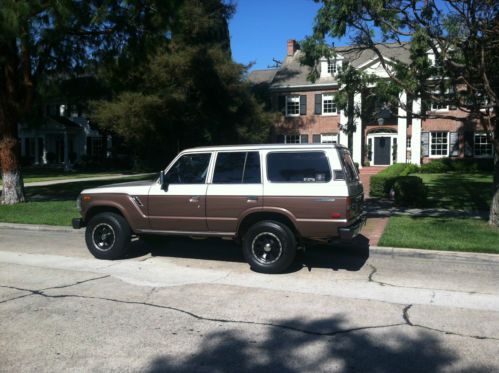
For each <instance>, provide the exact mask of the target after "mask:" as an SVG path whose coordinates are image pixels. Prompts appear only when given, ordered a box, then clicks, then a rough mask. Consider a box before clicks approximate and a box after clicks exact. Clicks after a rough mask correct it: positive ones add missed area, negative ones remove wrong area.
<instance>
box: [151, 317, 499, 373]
mask: <svg viewBox="0 0 499 373" xmlns="http://www.w3.org/2000/svg"><path fill="white" fill-rule="evenodd" d="M195 324H196V323H195ZM195 324H194V325H193V328H195ZM222 325H224V326H222ZM225 325H227V324H222V322H220V325H219V326H220V328H219V329H220V331H216V332H212V333H209V334H207V335H204V336H203V337H202V338H201V339H200V341H199V342H196V343H197V345H196V347H197V349H196V350H195V351H194V352H191V351H188V352H185V353H182V354H181V355H180V356H179V354H175V355H174V354H172V353H169V354H166V353H163V354H162V352H161V351H158V355H159V356H158V357H156V358H155V359H153V360H152V361H151V362H150V364H149V365H148V366H147V367H144V368H143V369H141V370H144V371H146V372H236V371H237V372H314V371H316V372H317V371H321V372H322V371H334V372H378V373H385V372H386V373H392V372H439V371H443V370H447V369H450V370H454V369H456V365H455V364H456V363H458V362H459V360H460V359H459V353H458V351H454V350H452V349H451V348H448V347H447V346H444V345H443V343H442V341H441V340H440V339H439V338H438V336H437V335H435V334H434V333H430V332H427V331H417V332H416V333H414V334H413V333H410V334H409V333H406V332H407V329H406V328H411V326H409V325H407V324H404V322H403V321H401V323H400V324H397V325H404V326H399V327H398V328H395V327H393V325H392V326H389V325H380V326H379V327H378V329H377V330H374V329H376V328H374V329H371V330H367V329H369V328H366V329H365V330H362V328H361V329H360V330H351V329H350V328H352V325H351V323H350V322H348V320H347V319H346V318H345V317H343V316H341V315H339V316H337V317H330V318H325V319H321V320H316V321H307V320H304V319H299V318H289V319H280V320H273V321H272V325H273V327H269V326H266V327H265V328H266V330H261V332H260V329H261V328H262V327H260V326H258V325H255V326H251V329H250V330H248V329H247V328H246V329H240V328H237V326H233V325H232V326H231V325H230V324H229V326H225ZM401 328H403V329H401ZM193 330H194V329H193ZM196 340H197V339H196V337H195V336H193V339H192V341H191V343H192V342H193V341H196ZM491 368H492V367H489V366H485V365H482V364H480V363H479V362H476V363H474V364H473V366H467V367H466V366H459V371H460V372H488V371H492V370H493V369H491Z"/></svg>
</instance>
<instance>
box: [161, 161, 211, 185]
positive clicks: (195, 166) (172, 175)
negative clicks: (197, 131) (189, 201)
mask: <svg viewBox="0 0 499 373" xmlns="http://www.w3.org/2000/svg"><path fill="white" fill-rule="evenodd" d="M210 156H211V154H186V155H183V156H182V157H181V158H180V159H179V160H177V162H175V164H174V165H173V166H172V168H170V170H169V171H168V173H167V174H166V181H167V182H168V183H169V184H203V183H204V182H205V180H206V174H207V173H208V165H209V163H210Z"/></svg>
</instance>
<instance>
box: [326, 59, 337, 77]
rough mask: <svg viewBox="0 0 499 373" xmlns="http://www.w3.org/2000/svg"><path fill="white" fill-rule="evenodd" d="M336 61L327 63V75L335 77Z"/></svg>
mask: <svg viewBox="0 0 499 373" xmlns="http://www.w3.org/2000/svg"><path fill="white" fill-rule="evenodd" d="M336 69H337V68H336V60H329V61H328V62H327V73H328V74H330V75H336Z"/></svg>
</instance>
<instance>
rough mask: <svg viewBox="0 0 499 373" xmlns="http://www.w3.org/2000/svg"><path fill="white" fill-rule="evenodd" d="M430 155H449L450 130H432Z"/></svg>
mask: <svg viewBox="0 0 499 373" xmlns="http://www.w3.org/2000/svg"><path fill="white" fill-rule="evenodd" d="M430 138H431V139H430V140H431V143H430V144H431V147H430V156H431V157H446V156H448V155H449V132H430Z"/></svg>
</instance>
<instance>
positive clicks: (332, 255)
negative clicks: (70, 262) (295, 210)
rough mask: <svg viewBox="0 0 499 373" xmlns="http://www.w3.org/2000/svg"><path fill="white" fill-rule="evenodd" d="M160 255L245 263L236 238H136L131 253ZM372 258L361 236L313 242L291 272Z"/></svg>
mask: <svg viewBox="0 0 499 373" xmlns="http://www.w3.org/2000/svg"><path fill="white" fill-rule="evenodd" d="M149 253H150V254H151V255H152V256H157V257H177V258H190V259H207V260H216V261H227V262H241V263H244V262H245V260H244V257H243V253H242V249H241V247H240V246H239V245H237V244H235V243H234V242H233V241H227V240H221V239H218V238H207V239H192V238H187V237H173V236H172V237H161V236H157V237H154V236H150V237H146V238H141V239H139V240H136V241H133V242H132V245H131V248H130V250H129V254H128V257H129V258H136V257H140V256H144V255H147V254H149ZM368 258H369V240H368V239H367V238H366V237H364V236H362V235H361V236H358V237H356V239H355V240H354V241H353V243H352V244H349V245H345V244H331V245H314V246H310V247H308V246H307V248H306V251H305V252H298V255H297V257H296V260H295V262H294V263H293V265H292V266H291V268H290V269H289V271H288V272H296V271H300V270H303V269H305V270H307V269H308V270H309V271H311V270H312V269H314V268H331V269H333V270H335V271H336V270H347V271H358V270H360V269H361V268H362V267H363V266H364V264H365V262H366V261H367V259H368Z"/></svg>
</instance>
